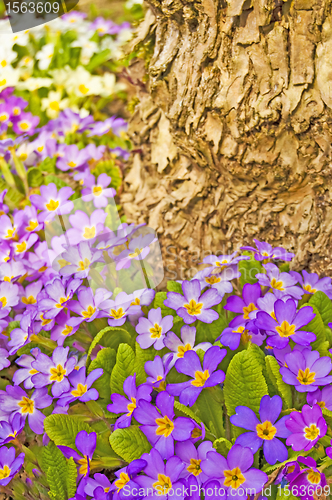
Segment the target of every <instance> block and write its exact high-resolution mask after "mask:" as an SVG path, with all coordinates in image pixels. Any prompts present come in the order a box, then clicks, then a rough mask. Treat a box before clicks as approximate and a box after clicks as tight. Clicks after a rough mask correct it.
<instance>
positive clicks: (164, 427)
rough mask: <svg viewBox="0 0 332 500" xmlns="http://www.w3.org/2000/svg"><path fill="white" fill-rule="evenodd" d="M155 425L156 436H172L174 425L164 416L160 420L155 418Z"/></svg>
mask: <svg viewBox="0 0 332 500" xmlns="http://www.w3.org/2000/svg"><path fill="white" fill-rule="evenodd" d="M156 424H157V425H158V427H157V430H156V434H157V436H165V437H168V436H170V435H171V434H172V432H173V429H174V424H173V422H172V420H170V419H169V418H168V416H167V415H165V416H164V417H162V418H156Z"/></svg>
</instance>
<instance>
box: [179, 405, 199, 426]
mask: <svg viewBox="0 0 332 500" xmlns="http://www.w3.org/2000/svg"><path fill="white" fill-rule="evenodd" d="M174 408H175V410H177V411H178V412H179V413H180V414H181V415H182V416H183V415H185V416H186V417H190V418H192V419H193V420H195V422H197V423H198V424H200V423H201V422H202V420H201V419H200V418H199V417H198V416H197V415H196V413H195V412H193V411H192V410H191V409H190V408H188V407H187V406H185V405H183V404H181V403H179V402H178V401H174Z"/></svg>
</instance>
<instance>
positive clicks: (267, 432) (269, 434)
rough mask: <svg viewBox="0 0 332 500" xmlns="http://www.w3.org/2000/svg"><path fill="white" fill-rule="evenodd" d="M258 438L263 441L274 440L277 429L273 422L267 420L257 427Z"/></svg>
mask: <svg viewBox="0 0 332 500" xmlns="http://www.w3.org/2000/svg"><path fill="white" fill-rule="evenodd" d="M256 431H257V436H258V437H259V438H261V439H267V440H268V441H271V439H273V438H274V435H275V433H276V432H277V429H276V428H275V427H274V426H273V425H272V423H271V422H269V421H268V420H266V421H265V422H263V423H262V424H257V425H256Z"/></svg>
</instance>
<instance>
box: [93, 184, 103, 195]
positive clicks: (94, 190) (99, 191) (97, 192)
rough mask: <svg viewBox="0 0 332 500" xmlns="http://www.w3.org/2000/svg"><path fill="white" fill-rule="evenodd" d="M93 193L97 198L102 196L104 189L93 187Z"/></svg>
mask: <svg viewBox="0 0 332 500" xmlns="http://www.w3.org/2000/svg"><path fill="white" fill-rule="evenodd" d="M92 192H93V194H94V195H95V196H100V195H101V193H102V192H103V188H102V187H101V186H93V188H92Z"/></svg>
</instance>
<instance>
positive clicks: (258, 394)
mask: <svg viewBox="0 0 332 500" xmlns="http://www.w3.org/2000/svg"><path fill="white" fill-rule="evenodd" d="M266 394H268V389H267V385H266V380H265V378H264V376H263V367H262V365H261V363H260V361H259V360H258V358H257V355H256V354H254V352H253V351H252V350H244V351H241V352H239V353H237V354H235V356H234V357H233V359H232V360H231V362H230V364H229V367H228V370H227V372H226V378H225V383H224V396H225V404H226V408H227V413H228V415H229V416H231V415H234V414H235V408H236V407H237V406H247V407H249V408H251V409H252V410H253V411H254V412H255V413H256V414H257V415H258V411H259V406H260V402H261V399H262V397H263V396H265V395H266ZM234 429H235V432H236V433H238V430H237V428H234Z"/></svg>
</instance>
